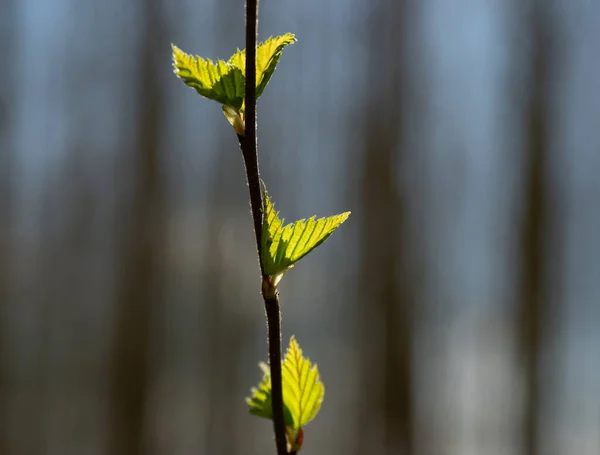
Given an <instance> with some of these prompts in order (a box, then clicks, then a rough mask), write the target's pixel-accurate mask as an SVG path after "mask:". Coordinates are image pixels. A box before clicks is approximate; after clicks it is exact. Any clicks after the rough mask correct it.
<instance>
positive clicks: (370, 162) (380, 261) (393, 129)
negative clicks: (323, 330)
mask: <svg viewBox="0 0 600 455" xmlns="http://www.w3.org/2000/svg"><path fill="white" fill-rule="evenodd" d="M409 10H410V3H409V2H408V1H406V0H380V1H379V4H378V6H377V7H374V8H373V10H372V11H374V13H373V14H372V15H371V17H369V38H370V52H369V61H368V68H370V70H369V72H368V75H367V77H368V86H369V92H368V93H367V94H366V96H367V97H368V98H367V102H366V105H365V108H364V111H363V115H362V118H363V119H364V123H363V125H364V138H365V139H364V140H365V142H364V150H363V159H362V166H361V169H362V182H361V185H362V190H361V191H362V218H361V220H362V226H361V227H362V234H361V235H362V239H363V242H364V243H363V245H362V246H361V250H362V261H361V267H362V270H361V273H360V278H361V284H360V286H361V287H362V288H361V291H362V292H361V294H360V295H361V296H362V298H363V300H364V301H362V302H360V303H359V308H361V311H362V312H363V313H362V315H361V317H360V322H361V327H360V331H361V341H362V343H361V350H362V352H361V356H362V368H361V370H362V371H363V372H364V377H363V382H362V387H361V390H362V391H363V393H364V395H363V401H362V403H361V408H360V422H361V423H360V428H359V431H358V444H357V450H356V453H357V454H365V453H373V451H376V450H377V449H376V448H377V447H379V446H380V443H381V442H383V446H384V447H385V451H386V453H401V454H405V455H410V454H411V453H412V447H413V386H412V376H413V358H412V340H413V330H412V329H413V327H412V315H411V305H412V301H413V297H414V283H413V282H412V281H411V279H410V274H409V273H407V272H409V270H410V264H411V262H412V259H413V258H411V257H410V253H409V250H408V249H405V248H404V247H405V246H406V245H407V244H408V243H407V236H408V231H407V222H406V221H407V220H406V216H407V205H406V198H407V195H406V194H403V192H402V191H401V190H399V188H400V187H399V186H398V184H397V183H398V180H399V179H398V172H397V169H398V164H399V163H401V162H402V163H403V162H405V159H404V158H405V157H404V154H405V153H406V152H407V151H406V149H405V148H404V147H403V146H402V143H403V137H402V135H403V128H404V121H403V120H404V117H403V113H404V109H405V106H404V104H403V102H404V101H405V100H404V96H403V95H404V94H403V87H402V82H403V81H404V80H405V78H406V74H407V70H406V69H405V68H404V67H403V65H405V63H406V59H405V50H406V48H405V46H406V45H405V43H403V40H402V36H403V34H404V32H405V29H404V27H403V24H404V23H405V18H406V17H407V16H409V14H408V12H409ZM389 17H394V18H397V20H395V21H390V20H389V19H386V18H389ZM398 23H399V24H401V25H400V30H398V29H397V28H396V24H398ZM382 68H385V71H382ZM373 438H375V439H373Z"/></svg>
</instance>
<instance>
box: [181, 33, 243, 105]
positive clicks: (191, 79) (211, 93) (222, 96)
mask: <svg viewBox="0 0 600 455" xmlns="http://www.w3.org/2000/svg"><path fill="white" fill-rule="evenodd" d="M171 47H172V48H173V67H174V68H175V74H176V75H177V76H178V77H180V78H181V79H182V80H183V82H185V84H186V85H188V86H190V87H193V88H194V89H196V91H197V92H198V93H199V94H200V95H202V96H204V97H206V98H209V99H211V100H214V101H217V102H218V103H221V104H224V105H229V106H231V107H233V108H234V109H237V110H239V109H241V107H242V103H243V102H244V93H245V83H246V82H245V77H244V75H243V73H242V71H241V70H240V68H237V67H235V66H234V65H231V64H229V63H227V62H224V61H223V60H218V61H217V62H216V63H213V62H212V61H211V60H210V59H203V58H202V57H199V56H193V55H189V54H186V53H185V52H183V51H182V50H181V49H179V48H178V47H177V46H175V45H171Z"/></svg>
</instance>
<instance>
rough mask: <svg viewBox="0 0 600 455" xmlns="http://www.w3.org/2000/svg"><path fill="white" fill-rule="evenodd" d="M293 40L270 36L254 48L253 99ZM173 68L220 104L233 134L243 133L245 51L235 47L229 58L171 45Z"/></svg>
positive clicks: (289, 36) (291, 36)
mask: <svg viewBox="0 0 600 455" xmlns="http://www.w3.org/2000/svg"><path fill="white" fill-rule="evenodd" d="M294 42H296V38H295V36H294V35H293V34H292V33H286V34H285V35H282V36H277V37H271V38H269V39H268V40H266V41H265V42H263V43H260V44H259V45H258V46H257V48H256V98H258V97H259V96H260V95H262V92H263V90H264V89H265V87H266V86H267V84H268V83H269V80H270V79H271V76H272V75H273V71H275V67H276V66H277V63H278V62H279V58H280V57H281V53H282V52H283V49H284V48H285V47H286V46H288V45H290V44H293V43H294ZM171 47H172V48H173V67H174V68H175V74H176V75H177V76H178V77H180V78H181V79H182V80H183V82H185V84H186V85H188V86H190V87H193V88H194V89H196V91H197V92H198V93H199V94H200V95H202V96H204V97H206V98H209V99H211V100H214V101H216V102H218V103H221V104H222V105H223V112H224V113H225V116H226V117H227V119H228V120H229V122H230V123H231V124H232V125H233V127H234V129H235V130H236V133H238V134H242V135H243V119H244V115H243V114H244V96H245V91H246V51H245V50H239V49H238V50H237V52H236V53H235V54H233V55H232V56H231V58H230V59H229V60H228V61H226V62H225V61H224V60H217V62H216V63H214V62H213V61H212V60H210V59H204V58H202V57H200V56H193V55H189V54H186V53H185V52H183V51H182V50H181V49H179V48H178V47H177V46H175V45H174V44H172V45H171Z"/></svg>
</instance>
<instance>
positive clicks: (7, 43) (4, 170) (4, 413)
mask: <svg viewBox="0 0 600 455" xmlns="http://www.w3.org/2000/svg"><path fill="white" fill-rule="evenodd" d="M15 13H16V10H15V2H14V1H12V0H7V1H5V2H4V3H3V8H2V15H0V42H2V43H3V46H2V48H3V50H4V52H3V53H2V59H3V61H4V62H14V61H15V59H16V49H15V48H16V44H17V40H16V24H17V17H16V14H15ZM12 68H14V66H11V65H6V66H5V68H4V70H3V71H0V403H1V404H0V453H3V454H6V453H8V448H9V437H10V435H9V432H8V427H9V425H8V424H9V415H8V409H7V405H8V397H9V392H8V387H9V384H8V373H9V368H10V366H9V364H8V362H9V360H8V359H9V358H10V357H9V355H8V348H7V346H8V340H7V337H6V334H5V330H7V328H8V327H7V324H6V321H7V320H8V315H9V312H8V309H9V305H11V287H12V283H13V281H14V269H15V264H14V262H13V261H14V258H13V254H12V250H13V247H14V245H13V242H14V239H13V237H12V218H13V217H12V197H13V186H12V185H13V179H12V173H13V142H12V138H13V122H12V118H11V117H12V113H13V112H14V110H15V105H14V104H15V101H14V93H15V82H16V80H15V72H14V71H11V69H12Z"/></svg>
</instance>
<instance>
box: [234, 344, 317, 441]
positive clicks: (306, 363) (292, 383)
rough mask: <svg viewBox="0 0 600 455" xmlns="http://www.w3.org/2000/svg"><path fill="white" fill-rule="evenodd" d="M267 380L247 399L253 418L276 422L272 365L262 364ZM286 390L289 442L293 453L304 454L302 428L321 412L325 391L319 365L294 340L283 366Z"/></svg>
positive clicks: (286, 421) (286, 424) (286, 423)
mask: <svg viewBox="0 0 600 455" xmlns="http://www.w3.org/2000/svg"><path fill="white" fill-rule="evenodd" d="M259 366H260V368H261V369H262V371H263V379H262V381H261V382H260V384H258V387H255V388H252V390H251V392H252V395H251V396H250V397H248V398H246V403H247V404H248V409H249V411H250V413H251V414H254V415H256V416H259V417H264V418H266V419H273V408H272V402H271V374H270V370H269V367H268V365H266V364H265V363H260V364H259ZM281 376H282V386H283V405H284V421H285V426H286V432H287V437H288V442H289V444H290V447H291V450H292V451H298V450H300V448H301V446H302V440H303V431H302V427H303V426H304V425H306V424H307V423H308V422H310V421H311V420H312V419H313V418H314V417H315V416H316V415H317V413H318V412H319V409H321V402H322V401H323V397H324V396H325V387H324V386H323V383H322V382H321V379H320V377H319V370H318V368H317V365H316V364H314V365H313V364H311V363H310V359H308V358H305V357H303V356H302V349H300V346H299V345H298V342H297V341H296V339H295V338H294V337H293V336H292V338H291V339H290V345H289V347H288V350H287V352H286V354H285V359H284V360H283V362H282V364H281Z"/></svg>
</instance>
